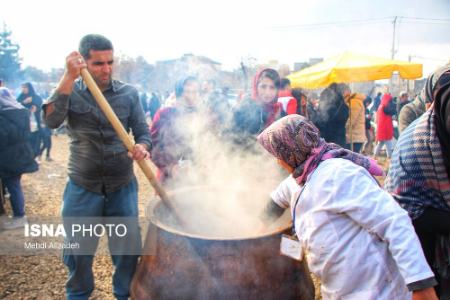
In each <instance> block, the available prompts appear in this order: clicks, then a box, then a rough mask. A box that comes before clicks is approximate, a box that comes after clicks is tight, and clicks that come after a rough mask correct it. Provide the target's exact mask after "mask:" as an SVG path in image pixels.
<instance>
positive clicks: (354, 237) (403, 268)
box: [271, 158, 434, 300]
mask: <svg viewBox="0 0 450 300" xmlns="http://www.w3.org/2000/svg"><path fill="white" fill-rule="evenodd" d="M299 195H300V198H299ZM271 196H272V199H273V200H274V201H275V202H276V203H277V204H278V205H279V206H281V207H284V208H287V207H289V206H290V207H291V212H292V215H293V216H294V214H295V224H294V226H295V231H296V233H297V236H298V238H299V240H300V242H301V245H302V248H303V250H304V253H306V259H307V262H308V266H309V269H310V271H311V272H313V273H314V274H315V275H316V276H317V277H319V278H320V280H321V282H322V297H323V299H355V300H361V299H364V300H371V299H378V300H380V299H381V300H382V299H389V300H391V299H411V297H412V294H411V292H409V291H408V289H407V287H406V284H409V283H412V282H416V281H419V280H423V279H427V278H430V277H433V276H434V274H433V272H432V271H431V269H430V267H429V266H428V264H427V262H426V260H425V257H424V255H423V252H422V248H421V246H420V243H419V240H418V238H417V236H416V233H415V231H414V228H413V226H412V223H411V220H410V218H409V216H408V214H407V213H406V211H405V210H403V209H402V208H401V207H400V206H399V205H398V204H397V202H395V200H394V199H393V198H392V197H391V196H390V195H389V194H388V193H387V192H386V191H384V190H383V189H381V188H380V187H379V186H378V184H377V182H376V180H375V179H374V178H373V177H372V176H371V175H370V174H369V173H368V172H367V171H366V170H365V169H364V168H362V167H360V166H356V165H355V164H353V163H352V162H350V161H348V160H344V159H340V158H333V159H328V160H326V161H324V162H322V163H321V164H320V165H319V167H318V168H317V169H316V170H315V172H313V173H312V174H311V175H310V176H309V177H308V179H307V181H306V183H305V186H304V188H303V189H301V188H300V187H299V186H298V185H297V183H296V182H295V180H294V179H293V178H292V177H291V176H289V177H288V178H287V179H286V180H284V181H283V182H282V183H281V184H280V185H279V187H278V188H277V190H275V191H274V192H272V194H271ZM297 199H299V201H298V203H297V205H296V206H295V207H294V205H295V203H296V201H297ZM294 210H295V211H294Z"/></svg>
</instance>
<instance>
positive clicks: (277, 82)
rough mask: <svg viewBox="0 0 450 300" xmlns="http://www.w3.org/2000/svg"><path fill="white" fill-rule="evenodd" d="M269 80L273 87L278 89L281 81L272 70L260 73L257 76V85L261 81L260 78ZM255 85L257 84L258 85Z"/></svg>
mask: <svg viewBox="0 0 450 300" xmlns="http://www.w3.org/2000/svg"><path fill="white" fill-rule="evenodd" d="M264 77H266V78H269V79H271V80H272V81H273V83H274V85H275V87H276V88H277V89H280V83H281V79H280V75H279V74H278V72H277V71H275V70H274V69H265V70H264V71H262V72H261V74H260V75H259V78H258V83H259V82H260V81H261V79H262V78H264ZM258 83H257V84H258Z"/></svg>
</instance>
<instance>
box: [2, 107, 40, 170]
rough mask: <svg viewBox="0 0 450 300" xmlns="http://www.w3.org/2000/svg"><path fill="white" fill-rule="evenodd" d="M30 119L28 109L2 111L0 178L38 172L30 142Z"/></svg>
mask: <svg viewBox="0 0 450 300" xmlns="http://www.w3.org/2000/svg"><path fill="white" fill-rule="evenodd" d="M29 134H30V118H29V112H28V110H27V109H25V108H23V109H10V110H1V111H0V177H1V178H7V177H13V176H18V175H21V174H24V173H31V172H35V171H37V170H38V165H37V163H36V161H35V160H34V153H33V149H32V148H31V145H30V144H29V142H28V137H29Z"/></svg>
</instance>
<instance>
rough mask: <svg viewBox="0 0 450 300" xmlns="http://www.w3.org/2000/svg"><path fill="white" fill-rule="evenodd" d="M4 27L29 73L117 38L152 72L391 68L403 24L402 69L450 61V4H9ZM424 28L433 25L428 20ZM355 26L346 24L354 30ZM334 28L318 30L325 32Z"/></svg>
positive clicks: (1, 16) (351, 0) (232, 0)
mask: <svg viewBox="0 0 450 300" xmlns="http://www.w3.org/2000/svg"><path fill="white" fill-rule="evenodd" d="M1 6H2V7H1V10H0V21H2V22H5V23H6V24H7V26H8V27H9V29H11V30H12V31H13V39H14V41H16V42H18V43H19V44H20V46H21V50H20V54H21V56H22V58H23V64H24V65H33V66H37V67H39V68H42V69H46V70H48V69H50V68H52V67H62V66H63V65H64V58H65V56H66V55H67V54H68V53H69V52H70V51H72V50H75V49H76V48H77V44H78V41H79V40H80V38H81V37H82V36H83V35H85V34H87V33H101V34H104V35H106V36H107V37H109V38H110V39H111V40H112V42H113V43H114V45H115V49H116V52H117V53H119V54H124V55H128V56H137V55H142V56H144V57H145V58H146V59H147V60H148V61H149V62H151V63H153V62H155V61H157V60H164V59H173V58H177V57H180V56H181V55H183V54H184V53H194V54H197V55H204V56H208V57H210V58H212V59H214V60H216V61H219V62H222V63H223V68H224V69H232V68H236V67H237V66H238V64H239V62H240V61H241V60H242V59H246V58H248V57H252V58H255V59H256V60H257V62H261V63H264V62H267V61H268V60H278V61H279V62H280V63H287V64H290V65H291V66H292V65H293V63H294V62H296V61H304V60H307V59H308V58H309V57H328V56H331V55H335V54H338V53H341V52H343V51H345V50H350V51H354V52H359V53H364V54H374V55H378V56H382V57H387V58H389V57H390V55H391V45H392V28H393V26H392V20H393V16H403V17H407V18H410V19H407V18H400V19H399V22H398V26H397V38H396V49H397V50H398V51H397V53H396V58H397V59H403V60H407V59H408V56H409V55H412V59H413V60H414V61H417V62H421V63H424V67H425V68H424V69H425V72H424V73H425V75H426V74H427V73H429V72H431V71H432V70H433V69H434V68H436V67H437V66H439V65H442V64H444V63H445V62H446V61H449V60H450V34H449V32H450V22H442V21H433V20H430V19H447V20H450V1H449V0H428V1H423V0H421V1H419V0H410V1H406V0H397V1H394V0H390V1H388V0H378V1H375V0H371V1H368V0H359V1H357V0H345V1H343V0H340V1H338V0H322V1H321V0H316V1H312V0H309V1H306V0H305V1H303V0H297V1H266V0H260V1H243V0H240V1H236V0H228V1H213V0H210V1H206V0H191V1H175V0H164V1H162V0H160V1H151V2H150V1H138V0H128V1H116V0H110V1H105V0H97V1H92V0H91V1H87V0H79V1H76V2H75V1H67V0H60V1H51V0H40V1H23V0H14V1H13V0H9V1H3V3H2V5H1ZM417 18H424V19H425V20H418V19H417ZM358 20H360V21H361V22H350V23H349V24H342V23H341V22H346V21H358ZM322 23H331V24H328V25H321V26H318V25H308V26H305V24H322Z"/></svg>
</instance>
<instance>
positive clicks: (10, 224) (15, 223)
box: [2, 216, 28, 230]
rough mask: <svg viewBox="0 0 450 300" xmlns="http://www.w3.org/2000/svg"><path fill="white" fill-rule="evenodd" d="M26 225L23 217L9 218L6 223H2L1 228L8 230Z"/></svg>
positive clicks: (26, 222)
mask: <svg viewBox="0 0 450 300" xmlns="http://www.w3.org/2000/svg"><path fill="white" fill-rule="evenodd" d="M26 224H28V221H27V217H26V216H23V217H15V218H10V219H9V220H8V221H6V222H4V223H3V226H2V227H3V229H4V230H10V229H17V228H22V227H25V225H26Z"/></svg>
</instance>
